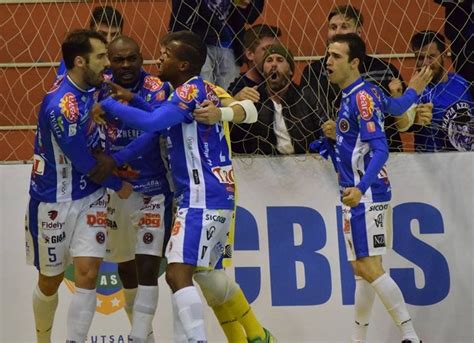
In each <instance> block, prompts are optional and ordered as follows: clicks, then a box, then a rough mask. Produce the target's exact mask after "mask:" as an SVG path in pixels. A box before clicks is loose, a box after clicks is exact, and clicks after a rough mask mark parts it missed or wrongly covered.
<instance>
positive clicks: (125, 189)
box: [116, 181, 133, 199]
mask: <svg viewBox="0 0 474 343" xmlns="http://www.w3.org/2000/svg"><path fill="white" fill-rule="evenodd" d="M132 192H133V186H132V185H131V184H130V183H128V182H125V181H124V182H122V188H120V190H119V191H117V192H116V193H117V195H118V196H119V198H120V199H128V197H129V196H130V194H132Z"/></svg>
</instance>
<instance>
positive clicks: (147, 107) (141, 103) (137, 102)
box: [128, 94, 156, 112]
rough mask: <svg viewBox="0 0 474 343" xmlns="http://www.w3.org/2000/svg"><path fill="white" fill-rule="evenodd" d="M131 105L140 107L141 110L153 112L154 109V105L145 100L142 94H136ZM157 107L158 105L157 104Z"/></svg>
mask: <svg viewBox="0 0 474 343" xmlns="http://www.w3.org/2000/svg"><path fill="white" fill-rule="evenodd" d="M128 104H129V105H130V106H133V107H135V108H139V109H141V110H144V111H147V112H151V111H153V106H152V105H151V104H149V103H148V102H146V101H145V99H143V98H142V97H141V96H139V95H138V94H134V95H133V98H132V100H130V102H129V103H128ZM155 107H156V106H155Z"/></svg>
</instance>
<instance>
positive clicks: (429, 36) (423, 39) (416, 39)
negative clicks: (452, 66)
mask: <svg viewBox="0 0 474 343" xmlns="http://www.w3.org/2000/svg"><path fill="white" fill-rule="evenodd" d="M430 43H435V44H436V46H437V48H438V50H439V51H440V52H444V51H445V50H446V39H445V38H444V36H443V35H442V34H441V33H439V32H436V31H431V30H425V31H420V32H417V33H415V34H414V35H413V37H411V40H410V45H411V48H412V49H413V50H419V49H421V48H422V47H424V46H425V45H428V44H430Z"/></svg>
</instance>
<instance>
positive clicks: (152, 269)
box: [136, 254, 161, 286]
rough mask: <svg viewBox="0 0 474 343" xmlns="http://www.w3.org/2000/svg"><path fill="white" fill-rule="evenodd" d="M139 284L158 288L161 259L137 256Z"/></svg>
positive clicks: (150, 256)
mask: <svg viewBox="0 0 474 343" xmlns="http://www.w3.org/2000/svg"><path fill="white" fill-rule="evenodd" d="M136 259H137V271H138V282H139V284H140V285H146V286H156V285H157V284H158V272H159V270H160V262H161V258H160V257H158V256H152V255H141V254H140V255H136Z"/></svg>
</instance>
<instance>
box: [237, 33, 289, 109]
mask: <svg viewBox="0 0 474 343" xmlns="http://www.w3.org/2000/svg"><path fill="white" fill-rule="evenodd" d="M280 36H281V30H280V29H279V28H278V27H275V26H270V25H265V24H258V25H255V26H252V27H250V28H249V29H247V30H246V31H245V34H244V49H245V50H244V58H245V63H246V64H247V68H248V69H247V71H246V72H244V73H241V74H240V75H239V76H238V77H237V78H236V79H235V80H234V81H233V82H232V83H231V84H230V86H229V92H230V93H232V94H237V93H238V92H240V91H241V90H242V89H243V88H244V87H255V86H258V85H259V84H261V83H262V82H263V72H262V65H263V58H264V56H265V51H266V49H267V47H269V46H270V45H272V44H275V43H276V42H277V37H280ZM240 100H241V99H240Z"/></svg>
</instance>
